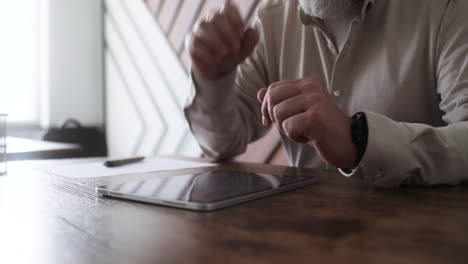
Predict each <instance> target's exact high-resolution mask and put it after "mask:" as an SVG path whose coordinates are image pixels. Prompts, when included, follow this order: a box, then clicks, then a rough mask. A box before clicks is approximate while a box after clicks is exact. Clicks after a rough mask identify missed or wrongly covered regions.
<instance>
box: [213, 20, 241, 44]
mask: <svg viewBox="0 0 468 264" xmlns="http://www.w3.org/2000/svg"><path fill="white" fill-rule="evenodd" d="M213 25H214V28H215V30H216V32H217V34H218V35H219V36H220V37H221V39H222V40H223V41H224V45H225V46H226V47H229V48H230V50H232V51H234V52H238V51H240V45H241V43H240V42H241V39H242V38H241V37H239V36H238V33H237V32H236V29H235V28H234V26H233V25H232V24H231V21H229V19H228V17H227V16H226V15H223V14H221V13H217V14H216V15H215V17H214V18H213Z"/></svg>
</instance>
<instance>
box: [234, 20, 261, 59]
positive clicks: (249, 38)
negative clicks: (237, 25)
mask: <svg viewBox="0 0 468 264" xmlns="http://www.w3.org/2000/svg"><path fill="white" fill-rule="evenodd" d="M258 40H259V35H258V31H257V30H256V29H253V28H249V29H247V31H246V32H245V34H244V38H243V39H242V42H241V50H240V57H239V61H238V63H241V62H243V61H244V60H245V58H247V57H248V56H249V55H250V54H252V52H253V50H254V48H255V46H256V45H257V43H258Z"/></svg>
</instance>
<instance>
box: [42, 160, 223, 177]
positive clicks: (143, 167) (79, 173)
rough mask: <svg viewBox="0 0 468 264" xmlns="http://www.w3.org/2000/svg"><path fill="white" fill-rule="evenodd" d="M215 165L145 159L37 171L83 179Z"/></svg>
mask: <svg viewBox="0 0 468 264" xmlns="http://www.w3.org/2000/svg"><path fill="white" fill-rule="evenodd" d="M216 165H217V164H213V163H205V162H194V161H184V160H174V159H165V158H146V159H145V160H143V161H141V162H137V163H133V164H127V165H124V166H119V167H113V168H108V167H106V166H104V165H103V162H90V163H79V164H69V165H65V166H58V167H47V168H38V170H40V171H43V172H47V173H50V174H55V175H60V176H64V177H69V178H76V179H83V178H95V177H108V176H117V175H125V174H135V173H146V172H156V171H168V170H180V169H190V168H200V167H211V166H216Z"/></svg>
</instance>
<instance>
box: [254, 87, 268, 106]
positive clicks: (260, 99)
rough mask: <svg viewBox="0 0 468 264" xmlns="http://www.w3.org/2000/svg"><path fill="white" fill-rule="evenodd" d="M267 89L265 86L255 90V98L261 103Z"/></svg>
mask: <svg viewBox="0 0 468 264" xmlns="http://www.w3.org/2000/svg"><path fill="white" fill-rule="evenodd" d="M267 91H268V89H267V88H262V89H260V90H258V92H257V99H258V101H259V102H260V103H263V100H264V99H265V94H266V93H267Z"/></svg>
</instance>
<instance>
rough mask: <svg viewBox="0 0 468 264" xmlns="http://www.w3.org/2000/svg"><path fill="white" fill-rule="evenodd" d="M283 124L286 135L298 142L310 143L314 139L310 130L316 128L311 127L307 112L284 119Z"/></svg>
mask: <svg viewBox="0 0 468 264" xmlns="http://www.w3.org/2000/svg"><path fill="white" fill-rule="evenodd" d="M282 126H283V130H284V133H285V135H286V136H287V137H288V138H289V139H291V140H293V141H295V142H297V143H308V142H309V141H311V140H313V139H312V138H310V130H313V129H314V128H312V127H310V122H308V118H307V112H303V113H300V114H297V115H293V116H291V117H289V118H287V119H286V120H284V121H283V124H282Z"/></svg>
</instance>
